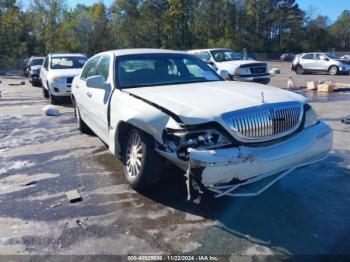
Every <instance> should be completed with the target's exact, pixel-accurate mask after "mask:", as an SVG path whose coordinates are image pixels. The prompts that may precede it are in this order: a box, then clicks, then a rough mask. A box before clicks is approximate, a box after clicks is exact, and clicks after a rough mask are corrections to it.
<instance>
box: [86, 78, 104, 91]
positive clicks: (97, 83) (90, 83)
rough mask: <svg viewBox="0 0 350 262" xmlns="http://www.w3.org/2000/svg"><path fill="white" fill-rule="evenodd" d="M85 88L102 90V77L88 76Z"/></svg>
mask: <svg viewBox="0 0 350 262" xmlns="http://www.w3.org/2000/svg"><path fill="white" fill-rule="evenodd" d="M86 86H87V87H90V88H100V89H103V88H104V86H105V80H104V78H103V76H101V75H98V76H90V77H88V78H87V79H86Z"/></svg>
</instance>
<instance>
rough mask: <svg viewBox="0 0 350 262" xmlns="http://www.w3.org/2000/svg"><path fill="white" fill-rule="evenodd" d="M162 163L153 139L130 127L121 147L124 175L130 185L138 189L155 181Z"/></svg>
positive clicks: (157, 178)
mask: <svg viewBox="0 0 350 262" xmlns="http://www.w3.org/2000/svg"><path fill="white" fill-rule="evenodd" d="M162 164H163V163H162V159H161V157H160V156H159V155H158V153H157V152H156V151H155V150H154V139H153V138H152V137H151V136H149V135H148V134H146V133H144V132H142V131H139V130H138V129H131V130H130V132H129V133H128V135H127V139H126V141H125V143H124V147H123V167H124V175H125V178H126V180H127V181H128V183H129V184H130V185H131V187H132V188H134V189H136V190H138V189H142V188H146V187H148V186H150V185H152V184H155V183H157V182H158V180H159V176H160V173H161V170H162V166H163V165H162Z"/></svg>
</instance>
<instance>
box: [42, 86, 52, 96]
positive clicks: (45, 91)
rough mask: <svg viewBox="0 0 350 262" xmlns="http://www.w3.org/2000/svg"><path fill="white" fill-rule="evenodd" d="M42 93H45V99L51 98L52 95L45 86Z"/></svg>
mask: <svg viewBox="0 0 350 262" xmlns="http://www.w3.org/2000/svg"><path fill="white" fill-rule="evenodd" d="M42 92H43V96H44V97H45V98H49V97H50V94H49V91H47V90H46V89H45V87H44V85H43V86H42Z"/></svg>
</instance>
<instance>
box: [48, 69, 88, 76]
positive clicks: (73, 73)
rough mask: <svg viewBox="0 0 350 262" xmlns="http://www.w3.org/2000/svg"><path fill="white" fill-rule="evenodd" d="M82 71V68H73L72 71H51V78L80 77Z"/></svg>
mask: <svg viewBox="0 0 350 262" xmlns="http://www.w3.org/2000/svg"><path fill="white" fill-rule="evenodd" d="M81 71H82V68H71V69H53V70H51V71H49V75H50V76H59V77H74V76H76V75H79V74H80V73H81Z"/></svg>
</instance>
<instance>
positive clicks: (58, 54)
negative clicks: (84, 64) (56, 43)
mask: <svg viewBox="0 0 350 262" xmlns="http://www.w3.org/2000/svg"><path fill="white" fill-rule="evenodd" d="M61 56H68V57H70V56H72V57H76V56H82V57H86V55H85V54H81V53H77V54H74V53H67V54H65V53H54V54H51V57H61Z"/></svg>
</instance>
